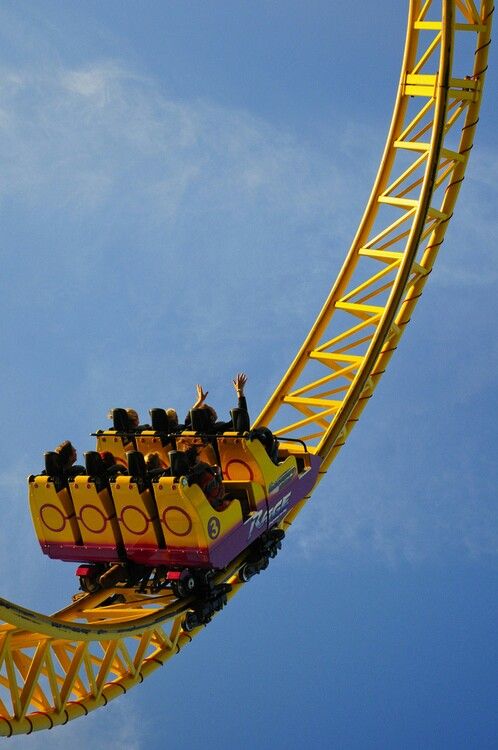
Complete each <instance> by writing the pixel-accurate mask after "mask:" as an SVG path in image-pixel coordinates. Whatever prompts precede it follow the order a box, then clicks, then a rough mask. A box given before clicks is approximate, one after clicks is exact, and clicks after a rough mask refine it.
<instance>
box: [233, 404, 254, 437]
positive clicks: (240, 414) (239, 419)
mask: <svg viewBox="0 0 498 750" xmlns="http://www.w3.org/2000/svg"><path fill="white" fill-rule="evenodd" d="M230 415H231V417H232V424H233V429H234V430H235V432H248V431H249V428H250V426H251V423H250V421H249V414H248V412H247V411H246V409H231V410H230Z"/></svg>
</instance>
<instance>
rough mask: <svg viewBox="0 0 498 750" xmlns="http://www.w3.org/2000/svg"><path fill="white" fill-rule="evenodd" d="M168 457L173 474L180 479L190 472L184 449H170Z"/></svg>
mask: <svg viewBox="0 0 498 750" xmlns="http://www.w3.org/2000/svg"><path fill="white" fill-rule="evenodd" d="M168 457H169V463H170V466H171V476H173V477H176V479H179V478H180V477H182V476H184V475H185V474H188V471H189V469H190V466H189V462H188V460H187V457H186V455H185V453H183V451H169V453H168Z"/></svg>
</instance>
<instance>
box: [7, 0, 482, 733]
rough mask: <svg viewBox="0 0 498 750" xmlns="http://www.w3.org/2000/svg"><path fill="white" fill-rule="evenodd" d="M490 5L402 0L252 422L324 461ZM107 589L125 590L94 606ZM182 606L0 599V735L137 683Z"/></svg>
mask: <svg viewBox="0 0 498 750" xmlns="http://www.w3.org/2000/svg"><path fill="white" fill-rule="evenodd" d="M492 14H493V4H492V0H482V2H481V4H480V7H479V5H476V4H475V3H474V1H473V0H439V1H438V2H436V0H427V1H426V2H422V0H411V2H410V3H409V16H408V28H407V37H406V46H405V53H404V58H403V65H402V70H401V78H400V84H399V89H398V95H397V98H396V103H395V107H394V113H393V117H392V123H391V127H390V130H389V134H388V138H387V144H386V148H385V151H384V155H383V158H382V161H381V164H380V167H379V171H378V174H377V177H376V179H375V183H374V186H373V190H372V194H371V197H370V200H369V202H368V205H367V208H366V211H365V213H364V216H363V218H362V220H361V222H360V225H359V228H358V231H357V234H356V236H355V238H354V241H353V244H352V246H351V249H350V251H349V253H348V255H347V257H346V260H345V262H344V265H343V267H342V269H341V271H340V273H339V275H338V277H337V279H336V281H335V283H334V285H333V287H332V290H331V292H330V294H329V296H328V298H327V300H326V302H325V305H324V307H323V309H322V311H321V312H320V314H319V316H318V318H317V320H316V322H315V324H314V325H313V328H312V329H311V331H310V333H309V334H308V336H307V337H306V340H305V342H304V344H303V346H302V347H301V349H300V351H299V353H298V354H297V356H296V358H295V359H294V361H293V363H292V364H291V366H290V368H289V370H288V371H287V373H286V374H285V376H284V378H283V379H282V381H281V383H280V385H279V386H278V388H277V389H276V391H275V393H274V394H273V396H272V397H271V398H270V400H269V401H268V404H267V405H266V406H265V408H264V409H263V411H262V413H261V414H260V416H259V417H258V419H257V420H256V424H268V425H270V426H271V427H272V429H274V430H275V431H276V432H277V434H278V435H279V436H280V437H281V439H284V440H285V437H300V438H302V439H305V440H306V441H307V442H308V443H309V444H311V445H312V450H314V451H315V452H317V453H318V454H319V455H320V456H321V457H322V459H323V469H324V471H323V473H325V471H326V469H327V468H328V466H329V465H330V463H331V462H332V460H333V459H334V457H335V456H336V454H337V452H338V451H339V450H340V448H341V447H342V446H343V445H344V443H345V441H346V439H347V437H348V435H349V432H350V431H351V429H352V427H353V426H354V424H355V423H356V422H357V421H358V418H359V416H360V414H361V412H362V410H363V408H364V406H365V404H366V403H367V401H368V399H369V398H370V397H371V396H372V393H373V391H374V390H375V387H376V385H377V383H378V381H379V379H380V377H381V375H382V374H383V372H384V371H385V369H386V366H387V363H388V361H389V359H390V357H391V355H392V353H393V352H394V350H395V349H396V347H397V344H398V341H399V339H400V337H401V335H402V333H403V331H404V329H405V327H406V325H407V323H408V322H409V320H410V316H411V314H412V311H413V308H414V306H415V304H416V302H417V300H418V298H419V297H420V296H421V294H422V290H423V288H424V285H425V282H426V280H427V277H428V275H429V273H430V272H431V270H432V266H433V264H434V261H435V259H436V255H437V253H438V250H439V248H440V246H441V244H442V242H443V239H444V234H445V231H446V227H447V225H448V222H449V220H450V218H451V216H452V212H453V207H454V204H455V201H456V198H457V196H458V192H459V188H460V185H461V183H462V180H463V177H464V173H465V168H466V165H467V159H468V155H469V152H470V150H471V148H472V142H473V138H474V131H475V128H476V125H477V122H478V113H479V106H480V102H481V92H482V87H483V82H484V76H485V71H486V68H487V56H488V46H489V43H490V34H491V19H492ZM296 417H297V418H296ZM304 503H305V500H303V501H302V502H301V503H300V504H299V505H298V506H297V507H296V508H294V509H293V511H292V513H291V514H289V516H288V517H287V518H286V519H285V521H284V524H287V525H289V524H290V523H291V522H292V520H293V518H294V517H295V515H296V514H297V513H298V512H299V510H300V509H301V508H302V507H303V505H304ZM241 562H242V560H241V559H240V560H236V561H235V562H234V563H233V565H232V567H231V569H230V570H228V571H225V573H224V574H223V576H221V575H220V580H225V581H229V582H230V583H231V584H232V586H233V588H232V592H231V594H230V595H229V597H231V596H233V595H234V594H235V593H236V592H237V590H238V588H239V587H240V586H241V585H243V584H242V583H241V582H240V581H239V579H238V577H237V570H238V568H239V566H240V564H241ZM111 594H118V595H119V599H118V600H117V601H116V602H115V603H114V604H108V605H107V606H105V605H104V606H102V604H103V602H104V599H106V598H107V597H109V595H111ZM188 604H189V602H188V601H186V602H184V603H182V604H180V603H179V602H178V601H175V599H174V598H173V597H172V595H171V594H170V593H168V594H166V595H163V596H159V595H156V596H152V595H146V594H140V593H137V592H136V591H134V590H131V589H126V588H116V589H113V590H111V591H109V590H107V591H106V592H105V593H100V594H96V595H93V596H90V595H86V596H84V597H81V598H80V599H78V600H77V601H76V602H74V603H73V604H72V605H70V606H69V607H67V608H66V609H64V610H62V611H60V612H58V613H57V614H56V615H53V616H52V617H46V616H44V615H40V614H37V613H34V612H31V611H29V610H26V609H24V608H22V607H19V606H17V605H15V604H12V603H10V602H7V601H5V600H0V617H1V618H2V621H3V623H4V624H3V625H1V626H0V735H5V736H11V735H13V734H20V733H30V732H32V731H34V730H39V729H50V728H52V727H53V726H55V725H58V724H65V723H67V722H68V721H70V720H71V719H74V718H77V717H79V716H84V715H86V714H88V713H89V712H90V711H92V710H93V709H95V708H98V707H99V706H103V705H105V704H106V703H107V702H108V701H109V700H111V699H113V698H116V697H118V696H119V695H121V694H123V693H125V692H127V690H128V689H129V688H131V687H133V686H134V685H136V684H138V683H140V682H142V681H143V679H144V678H145V677H147V676H148V675H149V674H150V673H151V672H153V671H154V670H155V669H156V668H158V667H159V666H161V665H162V664H164V662H165V661H166V660H167V659H169V658H170V657H171V656H173V655H174V654H176V653H178V652H179V651H180V649H181V648H182V647H183V646H184V645H185V644H186V643H188V642H189V641H190V640H191V637H192V635H194V634H195V632H197V631H194V632H193V633H192V634H188V633H186V632H184V631H183V630H182V624H181V623H182V619H183V612H184V611H185V609H186V608H187V607H188ZM198 630H200V629H198Z"/></svg>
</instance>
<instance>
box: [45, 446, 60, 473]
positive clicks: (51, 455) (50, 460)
mask: <svg viewBox="0 0 498 750" xmlns="http://www.w3.org/2000/svg"><path fill="white" fill-rule="evenodd" d="M45 471H46V473H47V476H48V477H60V476H62V473H63V471H62V460H61V457H60V456H59V454H58V453H55V451H47V452H46V453H45Z"/></svg>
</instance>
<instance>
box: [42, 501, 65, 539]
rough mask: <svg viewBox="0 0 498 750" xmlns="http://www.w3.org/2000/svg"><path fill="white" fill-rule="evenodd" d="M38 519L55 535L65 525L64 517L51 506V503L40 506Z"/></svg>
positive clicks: (56, 508)
mask: <svg viewBox="0 0 498 750" xmlns="http://www.w3.org/2000/svg"><path fill="white" fill-rule="evenodd" d="M40 517H41V520H42V522H43V525H44V526H46V527H47V529H50V531H53V532H54V533H55V534H59V533H60V532H61V531H62V530H63V528H64V527H65V525H66V516H65V515H64V513H63V512H62V511H61V510H60V508H58V507H57V506H56V505H52V503H46V504H45V505H42V506H41V508H40Z"/></svg>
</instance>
